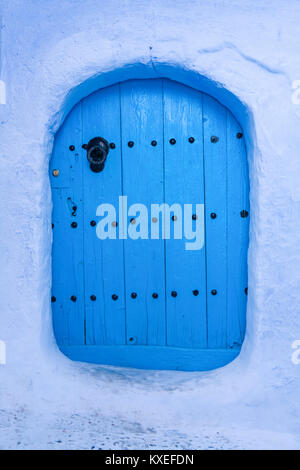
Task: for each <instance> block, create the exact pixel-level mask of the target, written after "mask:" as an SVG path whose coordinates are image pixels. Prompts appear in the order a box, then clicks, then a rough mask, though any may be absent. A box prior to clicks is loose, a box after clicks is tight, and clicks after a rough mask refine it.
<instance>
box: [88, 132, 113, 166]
mask: <svg viewBox="0 0 300 470" xmlns="http://www.w3.org/2000/svg"><path fill="white" fill-rule="evenodd" d="M86 151H87V159H88V161H89V163H90V169H91V170H92V171H94V172H95V173H100V171H102V170H103V169H104V165H105V162H106V158H107V155H108V152H109V145H108V142H107V140H105V139H104V138H103V137H94V138H93V139H91V140H90V141H89V143H88V144H87V147H86Z"/></svg>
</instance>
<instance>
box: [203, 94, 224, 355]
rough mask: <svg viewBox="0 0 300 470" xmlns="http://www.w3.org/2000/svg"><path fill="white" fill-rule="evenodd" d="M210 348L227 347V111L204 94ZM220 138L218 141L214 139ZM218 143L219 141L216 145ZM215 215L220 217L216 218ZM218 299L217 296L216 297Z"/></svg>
mask: <svg viewBox="0 0 300 470" xmlns="http://www.w3.org/2000/svg"><path fill="white" fill-rule="evenodd" d="M203 131H204V159H205V219H206V262H207V319H208V347H209V348H225V347H226V328H227V318H226V316H227V313H226V312H227V214H226V207H227V201H226V199H227V164H226V160H227V149H226V109H225V108H224V107H223V106H221V105H220V104H219V103H218V102H217V101H216V100H214V99H213V98H211V97H210V96H208V95H205V94H203ZM214 137H217V139H214ZM215 140H217V141H215ZM212 214H216V217H215V218H213V217H214V216H213V215H212ZM214 293H215V294H216V295H213V294H214Z"/></svg>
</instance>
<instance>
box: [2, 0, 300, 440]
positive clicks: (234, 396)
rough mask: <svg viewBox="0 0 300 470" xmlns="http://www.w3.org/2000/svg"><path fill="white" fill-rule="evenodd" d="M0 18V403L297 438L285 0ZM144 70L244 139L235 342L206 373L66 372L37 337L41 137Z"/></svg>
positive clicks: (43, 299)
mask: <svg viewBox="0 0 300 470" xmlns="http://www.w3.org/2000/svg"><path fill="white" fill-rule="evenodd" d="M1 16H2V30H1V76H0V79H1V80H2V81H3V82H5V84H6V92H7V97H6V104H1V105H0V128H1V138H0V149H1V152H0V169H1V171H0V178H1V183H0V201H1V219H0V220H1V234H0V244H1V262H0V265H1V296H0V340H3V341H5V343H6V348H7V363H6V365H0V407H1V408H2V409H5V408H12V407H25V408H27V409H34V410H40V412H46V410H48V411H49V410H54V411H59V410H64V411H66V410H70V411H75V410H77V411H78V412H80V411H82V410H84V411H85V412H86V413H87V412H92V410H95V409H97V410H100V411H101V413H102V414H103V415H111V414H113V415H115V416H120V419H127V420H138V421H140V422H143V423H145V425H151V426H166V427H168V426H171V423H176V426H177V428H178V429H184V428H185V427H189V428H194V429H195V432H197V427H198V426H204V427H205V426H210V427H214V426H215V428H216V429H218V428H219V427H224V428H225V427H229V428H232V429H233V428H237V427H240V428H241V429H254V428H255V429H257V428H260V429H261V430H264V429H269V430H270V429H272V431H276V432H287V433H292V434H294V435H297V434H298V433H299V432H300V399H299V388H300V380H299V377H300V364H299V365H296V364H294V363H293V362H292V360H291V357H292V353H293V349H292V347H291V345H292V343H293V341H294V340H297V339H300V311H299V310H300V308H299V304H300V283H299V271H300V270H299V268H300V250H299V232H300V222H299V220H300V214H299V192H300V191H299V189H300V184H299V170H300V168H299V166H300V165H299V161H300V157H299V155H300V153H299V152H300V132H299V129H300V94H298V92H297V89H296V87H297V86H298V85H299V84H300V82H299V83H298V84H297V82H295V81H296V80H300V61H299V44H300V32H299V30H300V28H299V21H300V3H299V2H298V1H296V0H289V1H284V0H273V1H271V0H270V1H268V0H263V1H262V0H261V1H259V0H256V1H253V0H243V1H242V2H241V1H240V0H228V1H221V0H220V1H207V0H195V1H192V0H182V1H180V0H165V1H161V0H140V1H139V0H132V1H124V0H111V1H104V0H101V1H96V0H85V1H83V0H52V1H50V0H43V1H42V2H41V1H38V0H9V2H5V1H4V0H2V1H1ZM157 76H164V77H169V78H171V79H174V80H178V81H183V82H184V83H187V84H189V85H191V86H194V87H195V88H198V89H202V90H205V91H207V92H208V93H211V94H212V95H213V96H215V97H217V98H218V99H219V100H220V101H221V102H222V103H223V104H225V105H227V106H228V107H230V108H231V109H232V110H233V112H234V113H235V115H236V117H237V118H238V120H239V121H240V122H241V124H242V126H243V128H244V132H245V134H246V136H247V143H248V152H249V165H250V183H251V228H250V248H249V255H248V262H249V295H248V310H247V321H248V328H247V335H246V340H245V343H244V347H243V350H242V353H241V355H240V356H239V358H238V359H237V360H236V361H235V362H234V363H232V364H231V365H229V366H227V367H225V368H224V369H220V370H218V371H213V372H210V373H180V372H179V373H170V372H149V371H148V372H147V371H146V372H145V371H138V372H134V371H130V370H118V369H113V368H109V367H95V366H89V365H81V364H78V363H72V362H71V361H69V360H68V359H66V358H64V357H63V356H62V355H61V353H60V352H59V351H58V350H57V348H56V345H55V341H54V339H53V334H52V326H51V305H50V302H49V299H50V287H51V236H52V235H51V194H50V185H49V179H48V162H49V158H50V155H51V149H52V142H53V135H54V133H55V131H56V130H57V129H58V127H59V126H60V124H61V123H62V120H63V118H64V116H65V115H66V114H67V112H68V111H69V110H70V109H71V108H72V106H73V105H74V104H75V103H76V102H77V101H78V100H79V99H80V98H82V97H83V96H86V95H87V94H89V93H90V92H91V91H93V90H95V89H97V88H100V87H103V86H106V85H107V84H111V83H114V82H116V81H119V80H122V79H128V78H139V77H141V78H143V77H157ZM293 86H294V88H293ZM294 362H295V361H294ZM145 401H146V403H147V405H146V406H145ZM299 447H300V444H299Z"/></svg>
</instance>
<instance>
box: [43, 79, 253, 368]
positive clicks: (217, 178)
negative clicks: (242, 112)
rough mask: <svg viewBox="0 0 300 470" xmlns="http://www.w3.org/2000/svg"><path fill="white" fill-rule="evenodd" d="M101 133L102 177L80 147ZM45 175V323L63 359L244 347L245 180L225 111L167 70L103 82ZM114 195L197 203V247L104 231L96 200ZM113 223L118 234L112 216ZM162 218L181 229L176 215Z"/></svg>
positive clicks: (63, 131)
mask: <svg viewBox="0 0 300 470" xmlns="http://www.w3.org/2000/svg"><path fill="white" fill-rule="evenodd" d="M77 93H78V91H77ZM73 98H74V97H73ZM233 101H234V100H233ZM99 136H101V137H103V138H104V139H105V141H107V142H108V144H110V149H109V153H108V155H107V160H106V162H105V165H104V168H103V169H102V171H100V172H96V171H92V169H91V166H90V162H89V161H88V159H87V149H86V146H87V144H88V142H89V141H90V140H91V139H93V138H95V137H99ZM50 180H51V187H52V197H53V240H54V242H53V287H52V306H53V324H54V331H55V336H56V339H57V342H58V345H59V347H60V349H61V350H62V351H63V352H64V353H65V354H66V355H67V356H69V357H70V358H71V359H74V360H81V361H82V360H83V361H87V362H96V363H102V364H113V365H124V366H131V367H141V368H148V369H178V370H209V369H213V368H216V367H221V366H223V365H225V364H227V363H228V362H230V361H232V360H233V359H234V358H235V357H236V356H237V355H238V353H239V351H240V348H241V345H242V342H243V339H244V334H245V327H246V300H247V248H248V232H249V225H248V224H249V217H248V215H249V182H248V165H247V157H246V146H245V137H244V132H243V130H242V128H241V127H240V125H239V124H238V122H237V120H236V119H235V117H234V116H233V114H232V113H231V111H229V109H227V108H225V107H224V106H223V105H221V104H220V103H219V102H218V101H217V100H216V99H214V98H213V97H212V96H209V94H207V93H203V92H201V91H199V90H196V89H194V88H192V87H189V86H186V85H184V84H182V83H178V82H175V81H172V80H169V79H166V78H148V79H138V80H136V79H135V80H128V81H124V82H121V83H117V84H114V85H111V86H107V87H105V88H102V89H100V90H99V91H95V92H94V93H92V94H90V95H89V96H87V97H86V98H83V99H82V100H80V102H79V103H78V104H76V105H75V107H74V108H73V109H72V111H71V112H70V113H69V115H68V116H67V118H66V120H65V122H64V124H63V126H62V127H61V128H60V130H59V131H58V132H57V134H56V138H55V144H54V150H53V155H52V159H51V163H50ZM120 196H127V204H128V207H129V206H130V205H132V204H135V203H143V204H144V205H145V207H147V209H149V213H150V206H151V204H153V203H158V204H162V203H167V204H169V205H170V206H171V205H172V204H176V203H177V204H179V205H182V206H183V205H184V204H194V205H195V204H199V205H203V207H204V220H203V222H204V224H203V227H204V228H203V230H204V245H203V247H202V248H201V249H198V250H186V249H185V244H186V240H184V239H182V240H175V239H174V238H172V236H171V237H170V239H162V237H160V238H159V239H156V240H151V239H139V240H133V239H131V238H130V237H127V239H125V240H124V239H122V238H120V237H119V236H118V235H117V236H116V239H106V240H100V239H99V238H98V237H97V228H98V225H97V224H98V223H99V220H100V218H99V217H97V207H98V206H99V205H101V204H105V203H109V204H112V205H113V206H114V207H116V208H118V204H119V197H120ZM199 214H200V213H199ZM190 215H191V219H192V222H191V223H192V224H194V225H195V224H197V215H196V214H194V213H193V214H190ZM194 216H195V217H194ZM115 219H116V220H112V221H111V224H112V226H113V224H114V230H115V231H116V233H118V231H119V229H120V222H121V221H120V220H118V218H117V212H116V218H115ZM154 219H155V218H149V220H148V223H149V226H152V225H153V224H156V223H158V222H159V220H154ZM199 219H200V215H199ZM131 220H133V219H131V218H130V215H129V218H128V221H127V222H128V223H129V227H130V221H131ZM170 221H171V223H172V224H173V226H172V227H171V230H175V229H176V228H175V226H176V223H178V222H179V221H178V220H177V219H176V216H175V218H174V215H173V218H172V217H171V219H170ZM194 229H195V227H194Z"/></svg>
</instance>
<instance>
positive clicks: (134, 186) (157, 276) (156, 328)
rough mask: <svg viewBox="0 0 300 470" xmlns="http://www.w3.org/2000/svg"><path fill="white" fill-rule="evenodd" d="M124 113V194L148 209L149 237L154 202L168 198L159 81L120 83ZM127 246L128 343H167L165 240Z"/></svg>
mask: <svg viewBox="0 0 300 470" xmlns="http://www.w3.org/2000/svg"><path fill="white" fill-rule="evenodd" d="M121 111H122V149H123V190H124V195H126V196H127V197H128V201H127V202H128V208H129V207H130V206H131V205H132V204H136V203H142V204H144V205H145V206H146V207H147V209H148V215H149V217H148V219H147V220H148V229H149V236H150V230H151V223H153V222H152V221H151V219H150V208H151V204H152V203H159V204H160V203H162V202H163V198H164V193H163V122H162V82H161V80H151V81H145V80H133V81H130V82H125V83H122V84H121ZM154 140H155V141H156V142H157V145H154V146H153V145H151V142H152V141H154ZM130 141H132V142H133V143H134V145H133V146H132V147H129V146H128V142H130ZM137 215H139V214H137ZM130 218H131V217H129V219H130ZM132 218H133V217H132ZM157 223H158V222H157ZM132 228H133V229H134V230H135V229H136V228H137V227H136V226H135V225H133V226H132ZM124 246H125V281H126V324H127V343H128V344H149V345H162V344H165V280H164V277H165V272H164V242H163V241H162V240H161V239H159V240H150V239H141V238H140V239H137V240H133V239H131V238H130V237H128V239H127V240H125V243H124ZM132 293H136V294H137V297H136V298H132V296H131V294H132ZM153 293H154V294H158V297H157V298H154V297H153Z"/></svg>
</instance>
